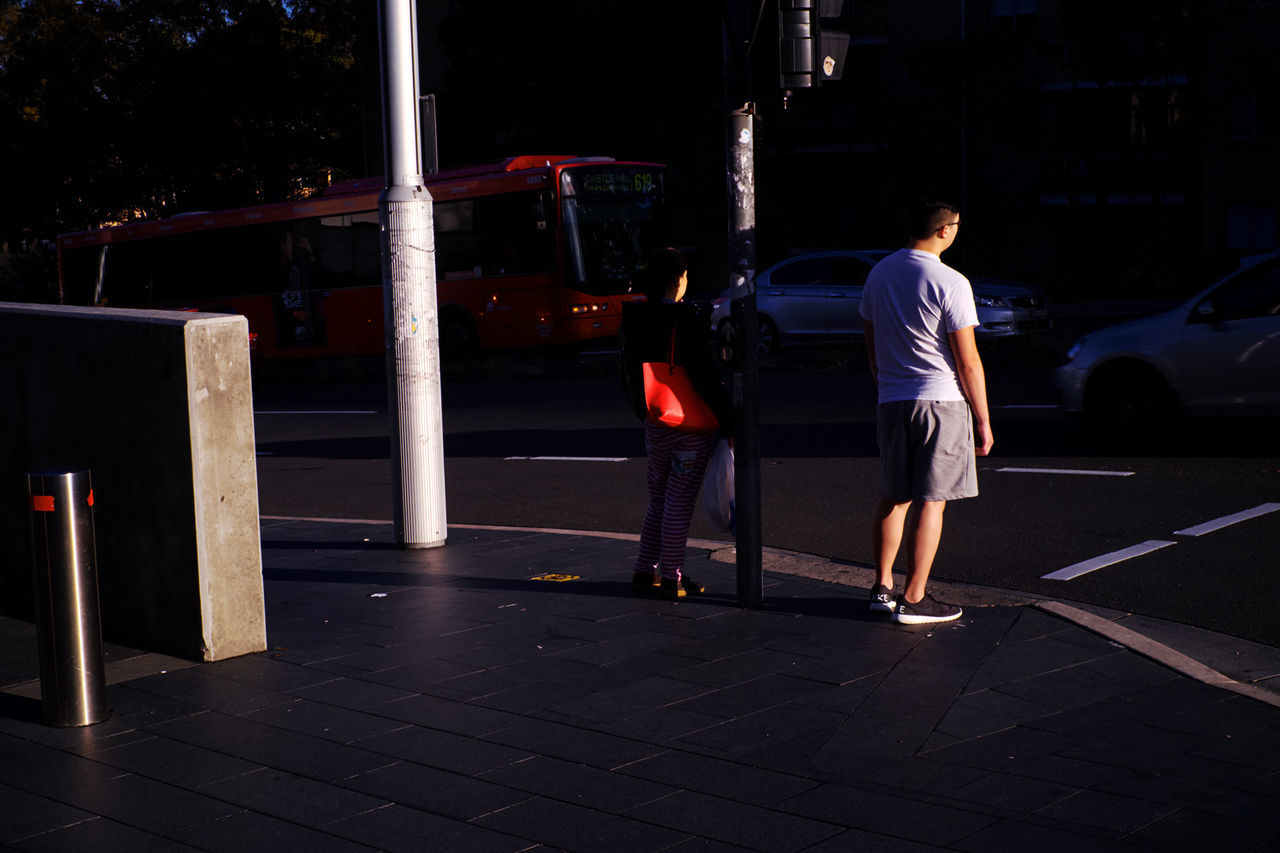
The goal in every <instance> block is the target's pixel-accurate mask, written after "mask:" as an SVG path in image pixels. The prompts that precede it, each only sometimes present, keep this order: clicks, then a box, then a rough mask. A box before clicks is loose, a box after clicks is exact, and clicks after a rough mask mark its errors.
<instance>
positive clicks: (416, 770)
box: [334, 761, 533, 821]
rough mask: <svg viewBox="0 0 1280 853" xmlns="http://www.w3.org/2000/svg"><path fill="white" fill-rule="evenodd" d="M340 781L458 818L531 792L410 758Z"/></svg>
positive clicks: (492, 808)
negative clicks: (439, 768) (440, 768)
mask: <svg viewBox="0 0 1280 853" xmlns="http://www.w3.org/2000/svg"><path fill="white" fill-rule="evenodd" d="M339 784H340V785H341V786H342V787H343V788H346V789H349V790H351V791H359V792H362V793H364V794H368V795H371V796H373V797H377V798H380V799H382V800H385V801H386V802H388V803H394V804H396V805H401V806H409V807H412V808H415V809H420V810H422V811H426V812H431V813H432V814H438V815H443V816H445V817H448V818H452V819H454V820H461V821H467V820H472V819H473V818H477V817H480V816H481V815H486V814H489V813H490V812H493V811H498V810H500V809H505V808H509V807H511V806H513V805H516V804H517V803H522V802H524V801H525V800H528V799H529V798H530V797H531V796H533V795H532V794H530V793H528V792H526V791H520V790H516V789H515V788H511V787H506V786H503V785H500V784H495V783H493V782H489V781H486V780H482V779H474V778H471V777H469V776H461V775H459V774H457V773H450V772H448V771H445V770H438V769H436V768H434V767H426V766H425V765H422V764H415V763H413V762H410V761H398V762H396V763H395V764H391V765H388V766H386V767H380V768H378V769H377V770H371V771H369V772H367V773H360V774H357V775H355V776H351V777H348V778H346V779H343V780H341V781H340V783H339ZM364 811H369V810H368V809H365V810H364ZM334 817H335V818H336V817H339V816H338V815H335V816H334Z"/></svg>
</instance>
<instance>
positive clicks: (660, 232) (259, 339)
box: [58, 156, 668, 360]
mask: <svg viewBox="0 0 1280 853" xmlns="http://www.w3.org/2000/svg"><path fill="white" fill-rule="evenodd" d="M382 185H383V181H382V180H381V179H373V180H364V181H350V182H347V183H345V184H335V185H334V186H331V187H329V188H328V189H327V190H325V191H324V193H322V194H321V195H318V196H316V197H313V198H310V199H307V200H306V201H299V202H286V203H280V204H268V205H259V206H256V207H245V208H239V209H237V210H227V211H222V212H217V213H190V214H183V215H180V216H175V217H172V218H169V219H162V220H156V221H150V222H140V223H137V224H130V225H121V226H116V227H111V228H100V229H96V230H92V231H81V232H78V233H73V234H64V235H62V236H60V237H59V238H58V277H59V291H60V299H61V301H62V302H63V303H64V304H74V305H111V306H117V307H130V308H142V307H150V308H170V309H195V310H201V311H215V312H222V313H231V314H243V315H244V316H245V317H246V318H247V319H248V321H249V330H250V334H251V335H252V336H253V340H254V347H255V350H256V353H257V357H258V358H260V359H267V360H270V359H289V358H317V357H347V356H372V355H383V354H385V352H386V344H385V341H384V335H383V309H382V267H381V260H380V252H379V225H378V196H379V194H380V193H381V191H382ZM427 186H428V188H429V189H430V191H431V196H432V198H433V199H434V205H433V210H434V218H435V250H436V279H437V295H438V301H439V322H440V341H441V348H442V350H443V351H444V353H445V354H446V355H453V354H458V353H461V352H465V351H467V350H470V349H473V348H484V349H502V348H510V347H527V346H535V345H540V344H549V343H556V344H564V343H574V342H580V341H587V340H590V339H593V338H601V337H609V336H612V335H615V334H617V331H618V326H619V324H620V322H621V317H622V302H624V301H626V300H630V299H633V298H637V297H636V296H632V295H631V293H632V289H633V288H632V284H633V280H634V278H635V276H636V274H637V273H638V272H639V271H640V270H641V269H642V268H643V265H644V259H645V258H646V257H647V255H648V253H649V251H650V250H652V249H653V248H655V247H657V246H661V245H665V244H666V238H667V230H668V229H667V225H666V211H665V208H664V200H663V168H662V166H660V165H657V164H653V163H632V162H619V161H615V160H613V159H610V158H578V157H569V156H552V157H546V156H521V157H513V158H510V159H507V160H504V161H502V162H499V163H493V164H486V165H481V166H472V167H467V168H463V169H456V170H453V171H448V172H440V173H438V174H435V175H432V176H431V177H430V178H429V179H428V182H427Z"/></svg>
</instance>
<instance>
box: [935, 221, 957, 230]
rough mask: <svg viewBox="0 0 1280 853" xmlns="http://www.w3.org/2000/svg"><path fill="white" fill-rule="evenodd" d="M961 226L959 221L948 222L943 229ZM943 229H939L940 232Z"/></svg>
mask: <svg viewBox="0 0 1280 853" xmlns="http://www.w3.org/2000/svg"><path fill="white" fill-rule="evenodd" d="M959 224H960V220H959V219H957V220H956V221H955V222H948V223H947V224H946V225H943V226H942V228H951V227H954V226H956V225H959ZM942 228H939V229H938V230H939V231H941V230H942Z"/></svg>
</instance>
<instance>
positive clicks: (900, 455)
mask: <svg viewBox="0 0 1280 853" xmlns="http://www.w3.org/2000/svg"><path fill="white" fill-rule="evenodd" d="M876 421H877V425H876V438H877V439H878V441H879V443H880V488H881V491H882V492H883V494H884V496H885V497H886V498H888V499H889V500H890V501H892V502H893V503H898V504H900V503H907V502H908V501H913V500H918V501H953V500H959V499H960V498H972V497H976V496H977V494H978V472H977V461H976V460H975V458H974V453H973V416H972V415H971V414H970V412H969V404H968V403H967V402H965V401H963V400H941V401H939V400H901V401H897V402H893V403H881V404H880V405H879V406H878V407H877V409H876Z"/></svg>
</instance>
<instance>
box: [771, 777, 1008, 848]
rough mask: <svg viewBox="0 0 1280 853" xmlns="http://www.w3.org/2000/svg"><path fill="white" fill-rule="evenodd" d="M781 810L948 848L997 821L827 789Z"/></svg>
mask: <svg viewBox="0 0 1280 853" xmlns="http://www.w3.org/2000/svg"><path fill="white" fill-rule="evenodd" d="M777 808H779V809H783V810H786V811H789V812H791V813H792V814H797V815H802V816H804V817H809V818H813V819H814V820H820V821H824V822H827V823H832V824H836V825H838V826H843V827H848V828H851V829H861V830H864V831H868V832H874V833H878V834H882V835H889V836H892V837H894V838H902V839H906V840H909V841H917V842H922V843H925V844H935V845H939V846H943V847H945V846H948V845H952V844H955V843H956V842H958V841H960V840H961V839H963V838H967V837H969V836H971V835H973V834H974V833H976V832H978V831H980V830H982V829H984V828H985V827H988V826H991V825H992V824H994V823H996V822H997V818H995V817H993V816H991V815H986V814H981V813H979V812H977V811H969V810H965V809H957V808H954V807H951V806H940V805H936V804H932V803H927V802H923V801H921V800H916V799H913V798H908V797H901V796H893V795H889V794H884V793H880V792H874V791H866V790H860V789H857V788H853V787H849V786H846V785H834V784H824V785H821V786H819V787H817V788H815V789H813V790H812V791H806V792H805V793H803V794H800V795H798V796H795V797H792V798H791V799H789V800H784V801H783V802H781V803H779V804H778V805H777Z"/></svg>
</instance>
